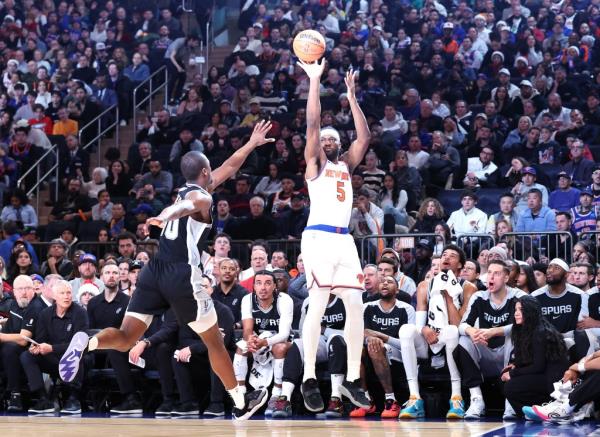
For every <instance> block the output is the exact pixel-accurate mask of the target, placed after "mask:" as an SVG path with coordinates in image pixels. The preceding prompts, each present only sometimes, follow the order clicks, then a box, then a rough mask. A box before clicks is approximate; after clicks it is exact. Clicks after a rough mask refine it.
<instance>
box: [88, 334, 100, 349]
mask: <svg viewBox="0 0 600 437" xmlns="http://www.w3.org/2000/svg"><path fill="white" fill-rule="evenodd" d="M96 349H98V338H96V337H92V338H90V341H89V342H88V351H90V352H91V351H94V350H96Z"/></svg>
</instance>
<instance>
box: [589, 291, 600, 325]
mask: <svg viewBox="0 0 600 437" xmlns="http://www.w3.org/2000/svg"><path fill="white" fill-rule="evenodd" d="M588 296H589V297H588V313H589V315H590V317H591V318H592V319H594V320H600V292H599V291H598V288H596V287H594V288H593V289H592V290H590V292H589V293H588Z"/></svg>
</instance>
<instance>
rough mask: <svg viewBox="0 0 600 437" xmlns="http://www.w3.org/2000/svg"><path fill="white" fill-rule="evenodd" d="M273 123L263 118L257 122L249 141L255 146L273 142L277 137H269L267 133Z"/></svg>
mask: <svg viewBox="0 0 600 437" xmlns="http://www.w3.org/2000/svg"><path fill="white" fill-rule="evenodd" d="M272 126H273V125H272V123H271V122H270V121H269V120H261V121H259V122H258V123H256V126H254V130H253V131H252V136H251V137H250V141H248V142H249V143H251V144H253V145H254V146H262V145H263V144H265V143H272V142H274V141H275V138H267V137H266V135H267V133H268V132H269V131H270V130H271V127H272Z"/></svg>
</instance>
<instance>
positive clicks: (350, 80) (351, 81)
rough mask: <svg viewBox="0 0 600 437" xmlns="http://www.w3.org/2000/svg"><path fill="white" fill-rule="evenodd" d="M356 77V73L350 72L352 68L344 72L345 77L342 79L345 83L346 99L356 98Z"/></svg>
mask: <svg viewBox="0 0 600 437" xmlns="http://www.w3.org/2000/svg"><path fill="white" fill-rule="evenodd" d="M357 76H358V71H354V70H352V68H350V69H349V70H348V71H347V72H346V77H345V78H344V82H346V87H347V88H348V92H347V94H348V98H351V97H356V94H355V91H356V83H355V80H356V77H357Z"/></svg>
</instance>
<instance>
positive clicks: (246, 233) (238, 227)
mask: <svg viewBox="0 0 600 437" xmlns="http://www.w3.org/2000/svg"><path fill="white" fill-rule="evenodd" d="M238 183H239V181H238ZM236 187H237V184H236ZM223 232H225V233H226V234H228V235H231V238H233V239H234V240H248V239H250V240H254V239H257V238H260V239H267V238H273V237H274V236H275V235H277V225H276V224H275V221H274V220H273V218H272V217H271V215H270V214H269V215H268V214H266V213H265V201H264V200H263V198H262V197H258V196H255V197H252V198H251V199H250V214H248V215H247V216H245V217H242V218H238V219H235V220H231V221H230V222H228V223H227V225H226V226H225V228H224V230H223Z"/></svg>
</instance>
